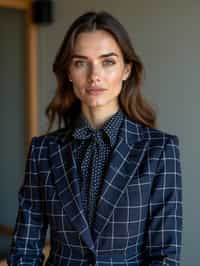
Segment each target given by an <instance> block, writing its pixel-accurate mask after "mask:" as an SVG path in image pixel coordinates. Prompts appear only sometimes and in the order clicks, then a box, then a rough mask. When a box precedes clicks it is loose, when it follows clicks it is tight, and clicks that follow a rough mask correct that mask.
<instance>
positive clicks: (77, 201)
mask: <svg viewBox="0 0 200 266" xmlns="http://www.w3.org/2000/svg"><path fill="white" fill-rule="evenodd" d="M58 138H59V140H58V139H56V137H55V138H54V140H53V141H52V142H51V143H50V144H49V145H50V147H49V149H50V160H51V163H52V171H53V173H54V177H55V186H56V190H57V193H58V195H59V198H60V200H61V202H62V205H63V210H64V212H65V214H66V215H67V216H68V218H69V219H70V220H71V222H72V224H73V225H74V227H75V228H76V230H77V231H78V232H79V233H80V236H81V237H82V240H83V241H84V242H85V244H86V245H87V246H88V248H90V249H91V250H92V251H93V252H94V242H93V239H92V236H91V232H90V229H89V226H88V223H87V220H86V218H85V216H84V210H83V206H82V202H81V194H80V187H79V182H78V171H77V167H76V162H75V160H74V156H73V150H72V145H71V143H70V141H69V138H67V133H66V132H65V135H64V136H63V137H60V136H58Z"/></svg>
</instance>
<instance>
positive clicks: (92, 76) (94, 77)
mask: <svg viewBox="0 0 200 266" xmlns="http://www.w3.org/2000/svg"><path fill="white" fill-rule="evenodd" d="M100 80H101V71H100V69H99V67H98V66H95V65H91V66H90V70H89V73H88V81H89V82H90V83H96V82H98V81H100Z"/></svg>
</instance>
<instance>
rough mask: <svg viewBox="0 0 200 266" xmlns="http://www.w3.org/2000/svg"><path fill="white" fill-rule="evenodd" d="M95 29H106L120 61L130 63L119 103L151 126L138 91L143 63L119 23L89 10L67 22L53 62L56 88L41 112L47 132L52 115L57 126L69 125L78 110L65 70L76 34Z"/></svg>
mask: <svg viewBox="0 0 200 266" xmlns="http://www.w3.org/2000/svg"><path fill="white" fill-rule="evenodd" d="M96 30H105V31H107V32H109V33H110V34H111V35H112V36H113V38H114V39H115V40H116V42H117V43H118V45H119V47H120V48H121V51H122V54H123V57H124V62H125V63H132V69H131V73H130V75H129V77H128V79H127V80H126V81H124V82H123V85H122V90H121V93H120V95H119V104H120V107H121V108H122V110H123V111H124V112H125V113H126V114H127V116H128V117H129V118H130V119H131V120H133V121H136V122H138V123H140V124H143V125H145V126H148V127H155V126H156V114H155V110H154V109H153V107H152V106H151V105H150V104H149V103H148V102H147V101H146V100H145V99H144V97H143V96H142V93H141V88H142V81H143V76H144V66H143V64H142V62H141V60H140V58H139V56H138V55H137V54H136V53H135V50H134V48H133V46H132V44H131V41H130V38H129V36H128V33H127V32H126V30H125V29H124V27H123V26H122V25H121V23H120V22H119V21H118V20H117V19H116V18H114V17H113V16H112V15H110V14H109V13H107V12H105V11H101V12H93V11H90V12H87V13H85V14H83V15H81V16H80V17H78V18H77V19H76V20H75V21H74V22H73V23H72V24H71V26H70V27H69V29H68V31H67V33H66V36H65V37H64V40H63V42H62V44H61V47H60V49H59V50H58V53H57V55H56V58H55V61H54V63H53V72H54V73H55V75H56V78H57V89H56V93H55V96H54V97H53V99H52V100H51V102H50V103H49V105H48V106H47V108H46V112H45V113H46V116H47V117H48V120H49V126H48V132H49V131H50V130H51V128H52V126H53V124H54V122H55V120H56V119H57V123H58V128H61V127H62V124H64V127H66V128H70V127H71V126H72V124H73V121H74V120H75V119H76V117H77V115H78V114H79V113H80V110H81V109H80V106H81V105H80V100H79V99H78V98H77V97H76V96H75V94H74V92H73V85H72V83H71V82H70V81H69V79H68V75H67V71H68V67H69V63H70V57H71V53H72V51H73V47H74V44H75V41H76V38H77V36H78V34H80V33H81V32H93V31H96Z"/></svg>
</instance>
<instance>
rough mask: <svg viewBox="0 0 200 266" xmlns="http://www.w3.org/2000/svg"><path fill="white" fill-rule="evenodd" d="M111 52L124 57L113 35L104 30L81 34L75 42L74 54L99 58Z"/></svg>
mask: <svg viewBox="0 0 200 266" xmlns="http://www.w3.org/2000/svg"><path fill="white" fill-rule="evenodd" d="M110 52H115V53H117V54H119V55H122V52H121V49H120V46H119V45H118V43H117V41H116V40H115V39H114V37H113V36H112V34H111V33H109V32H107V31H104V30H97V31H94V32H82V33H80V34H79V35H78V36H77V38H76V40H75V43H74V48H73V51H72V53H81V54H82V53H84V55H97V56H98V55H101V54H104V53H110Z"/></svg>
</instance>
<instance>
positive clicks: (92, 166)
mask: <svg viewBox="0 0 200 266" xmlns="http://www.w3.org/2000/svg"><path fill="white" fill-rule="evenodd" d="M123 119H124V113H123V112H122V110H121V109H120V110H118V111H117V112H116V113H115V114H114V115H112V117H111V118H109V119H108V120H107V121H106V122H105V123H104V125H103V127H101V128H99V129H95V128H92V127H91V126H90V124H89V122H88V120H87V119H86V117H85V116H84V115H83V114H82V113H81V115H80V116H79V118H78V119H77V121H76V122H75V128H74V130H73V133H72V136H73V138H74V141H73V142H72V143H73V145H75V146H74V147H75V151H76V153H75V154H74V155H75V160H76V163H77V168H78V171H79V182H80V188H81V196H82V203H83V208H84V211H85V216H86V219H87V220H88V223H89V226H90V227H92V224H93V222H94V219H95V210H96V207H97V203H98V200H99V195H100V191H101V186H102V181H103V178H104V176H105V174H106V170H107V167H108V165H109V160H110V156H111V152H112V150H113V149H114V147H115V145H116V144H117V137H118V133H119V129H120V127H121V126H122V122H123Z"/></svg>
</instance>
